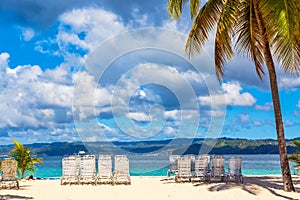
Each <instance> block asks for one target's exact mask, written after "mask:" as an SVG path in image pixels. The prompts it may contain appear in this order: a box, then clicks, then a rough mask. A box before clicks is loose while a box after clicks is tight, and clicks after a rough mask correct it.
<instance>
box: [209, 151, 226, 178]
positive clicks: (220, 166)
mask: <svg viewBox="0 0 300 200" xmlns="http://www.w3.org/2000/svg"><path fill="white" fill-rule="evenodd" d="M224 162H225V159H224V157H223V156H214V157H213V158H212V174H213V176H221V175H224V173H225V170H224Z"/></svg>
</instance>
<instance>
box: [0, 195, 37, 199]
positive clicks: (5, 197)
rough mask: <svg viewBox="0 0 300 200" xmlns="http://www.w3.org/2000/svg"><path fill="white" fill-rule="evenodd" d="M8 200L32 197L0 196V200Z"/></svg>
mask: <svg viewBox="0 0 300 200" xmlns="http://www.w3.org/2000/svg"><path fill="white" fill-rule="evenodd" d="M10 199H33V197H26V196H20V195H9V194H7V195H0V200H10Z"/></svg>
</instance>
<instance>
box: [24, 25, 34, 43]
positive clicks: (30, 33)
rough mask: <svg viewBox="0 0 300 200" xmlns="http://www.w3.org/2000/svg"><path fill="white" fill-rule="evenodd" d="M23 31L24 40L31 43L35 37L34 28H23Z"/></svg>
mask: <svg viewBox="0 0 300 200" xmlns="http://www.w3.org/2000/svg"><path fill="white" fill-rule="evenodd" d="M21 31H22V39H23V40H25V41H27V42H28V41H30V40H31V39H32V38H33V37H34V35H35V32H34V30H33V29H32V28H21Z"/></svg>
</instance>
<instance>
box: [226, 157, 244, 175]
mask: <svg viewBox="0 0 300 200" xmlns="http://www.w3.org/2000/svg"><path fill="white" fill-rule="evenodd" d="M228 174H230V175H241V174H242V158H241V157H231V158H230V159H229V161H228Z"/></svg>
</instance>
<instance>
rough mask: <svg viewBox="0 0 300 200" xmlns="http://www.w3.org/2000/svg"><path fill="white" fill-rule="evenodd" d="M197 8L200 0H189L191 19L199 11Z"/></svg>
mask: <svg viewBox="0 0 300 200" xmlns="http://www.w3.org/2000/svg"><path fill="white" fill-rule="evenodd" d="M199 8H200V0H191V2H190V15H191V19H194V18H195V17H196V16H197V14H198V12H199Z"/></svg>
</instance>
